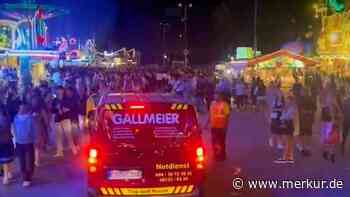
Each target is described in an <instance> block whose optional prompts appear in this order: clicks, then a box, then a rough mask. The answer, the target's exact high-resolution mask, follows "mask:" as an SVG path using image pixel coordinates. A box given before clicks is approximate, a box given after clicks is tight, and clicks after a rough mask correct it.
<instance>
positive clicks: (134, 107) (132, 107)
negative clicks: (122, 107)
mask: <svg viewBox="0 0 350 197" xmlns="http://www.w3.org/2000/svg"><path fill="white" fill-rule="evenodd" d="M144 108H145V106H144V105H131V106H130V109H144Z"/></svg>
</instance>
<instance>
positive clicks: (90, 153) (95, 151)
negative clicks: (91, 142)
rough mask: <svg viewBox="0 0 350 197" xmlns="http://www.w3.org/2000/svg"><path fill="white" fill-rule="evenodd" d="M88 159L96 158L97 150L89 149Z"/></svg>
mask: <svg viewBox="0 0 350 197" xmlns="http://www.w3.org/2000/svg"><path fill="white" fill-rule="evenodd" d="M89 157H94V158H96V157H97V150H96V149H94V148H92V149H90V151H89Z"/></svg>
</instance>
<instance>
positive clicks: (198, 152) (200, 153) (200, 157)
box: [196, 147, 204, 162]
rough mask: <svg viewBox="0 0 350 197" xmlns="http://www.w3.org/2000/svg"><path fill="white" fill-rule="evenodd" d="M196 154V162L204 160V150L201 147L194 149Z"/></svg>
mask: <svg viewBox="0 0 350 197" xmlns="http://www.w3.org/2000/svg"><path fill="white" fill-rule="evenodd" d="M196 155H197V162H203V161H204V150H203V147H198V148H197V149H196Z"/></svg>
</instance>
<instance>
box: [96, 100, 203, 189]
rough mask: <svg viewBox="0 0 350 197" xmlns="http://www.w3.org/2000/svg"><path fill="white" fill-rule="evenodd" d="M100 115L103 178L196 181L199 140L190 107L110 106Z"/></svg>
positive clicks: (135, 181) (136, 181)
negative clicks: (104, 175)
mask: <svg viewBox="0 0 350 197" xmlns="http://www.w3.org/2000/svg"><path fill="white" fill-rule="evenodd" d="M99 117H102V119H101V120H100V123H102V124H101V125H100V129H99V130H100V131H102V133H103V135H104V138H103V139H104V142H102V144H103V146H104V148H103V149H104V150H105V151H104V159H103V161H104V164H105V168H106V170H107V171H106V176H107V179H109V180H112V181H117V182H118V183H119V184H124V183H125V184H130V180H132V182H133V184H141V185H145V184H146V185H155V184H156V185H169V184H170V185H174V184H187V183H190V182H193V181H194V180H193V176H194V175H193V169H194V168H196V167H195V166H196V161H195V160H196V150H197V148H198V147H201V138H200V135H199V133H200V132H199V130H198V123H197V118H196V113H195V111H194V108H193V106H191V105H187V104H169V103H143V104H108V105H105V106H104V108H103V109H102V110H101V111H100V116H99ZM126 180H127V182H125V181H126Z"/></svg>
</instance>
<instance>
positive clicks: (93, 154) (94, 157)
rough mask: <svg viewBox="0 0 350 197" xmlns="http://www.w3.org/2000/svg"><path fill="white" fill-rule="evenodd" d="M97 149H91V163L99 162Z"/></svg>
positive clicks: (89, 160)
mask: <svg viewBox="0 0 350 197" xmlns="http://www.w3.org/2000/svg"><path fill="white" fill-rule="evenodd" d="M97 155H98V154H97V150H96V149H90V151H89V159H88V162H89V164H96V163H97Z"/></svg>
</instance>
